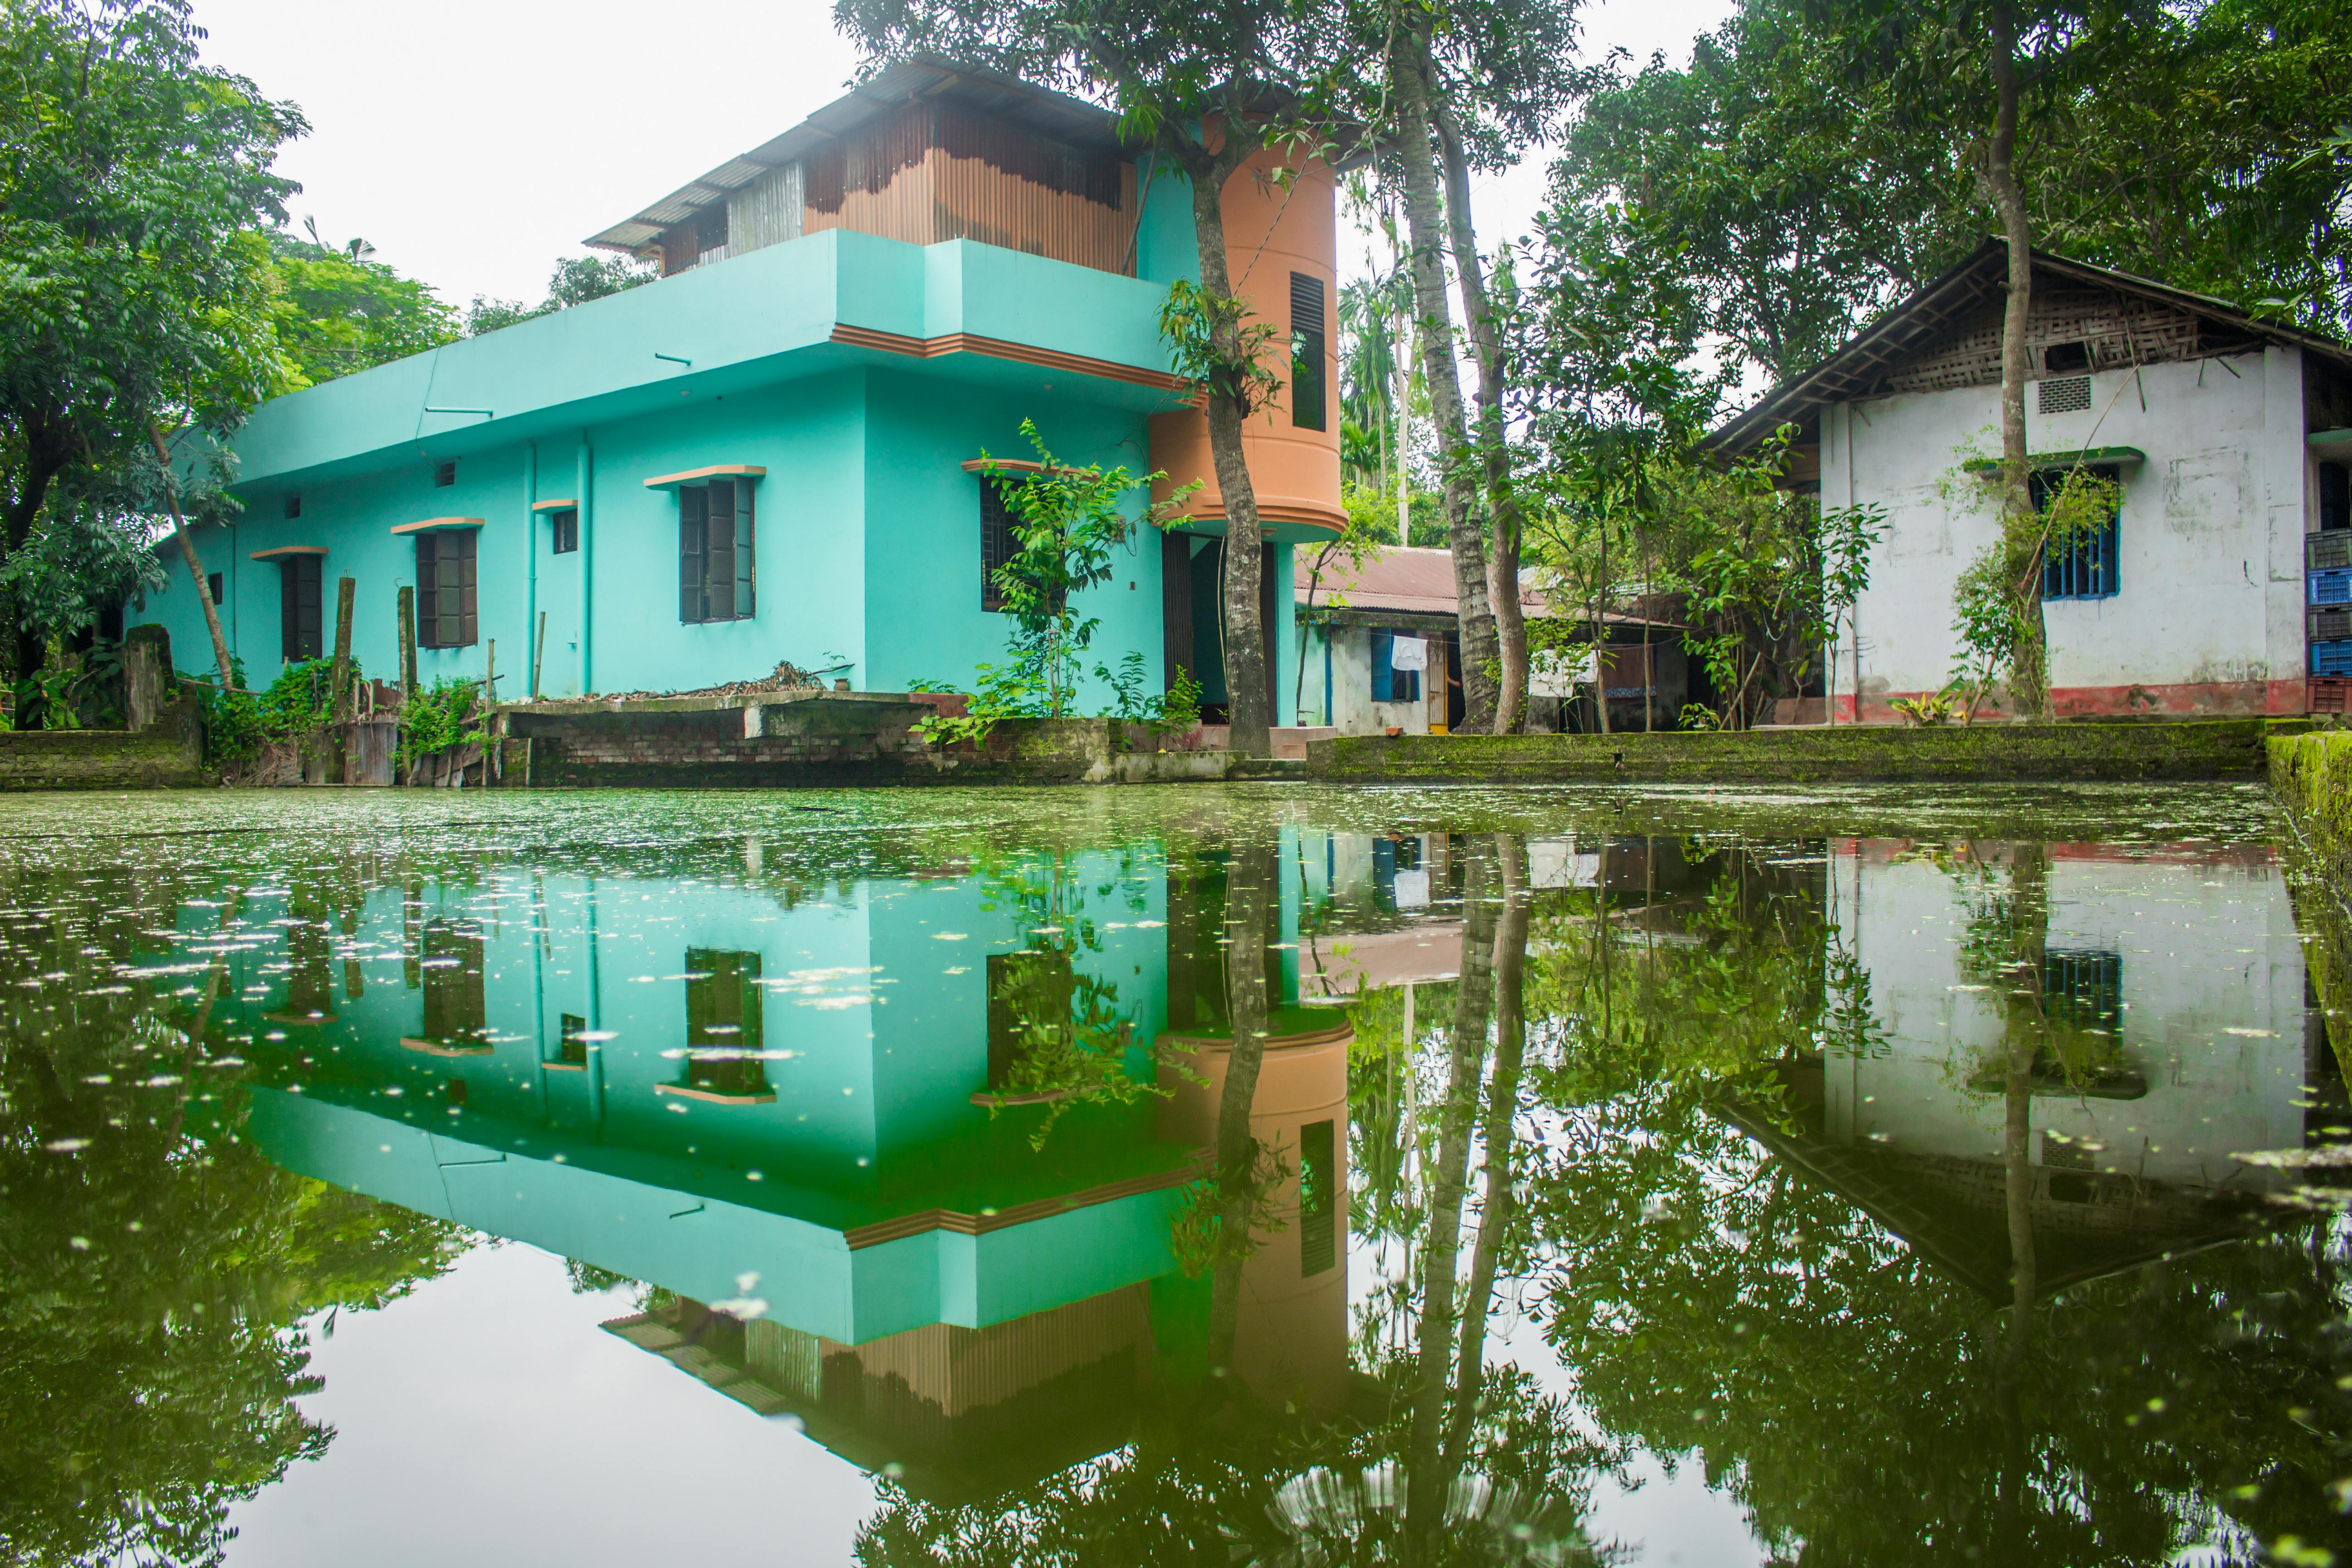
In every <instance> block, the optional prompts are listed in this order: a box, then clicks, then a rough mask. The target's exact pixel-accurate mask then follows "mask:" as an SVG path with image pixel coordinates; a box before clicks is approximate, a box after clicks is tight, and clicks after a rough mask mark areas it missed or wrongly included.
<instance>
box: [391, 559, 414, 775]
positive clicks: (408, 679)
mask: <svg viewBox="0 0 2352 1568" xmlns="http://www.w3.org/2000/svg"><path fill="white" fill-rule="evenodd" d="M399 598H400V706H401V709H402V712H403V715H404V716H405V713H406V710H407V708H408V704H409V703H411V702H412V701H414V700H415V698H416V590H415V589H414V588H403V589H402V590H401V591H400V595H399ZM401 729H402V730H403V731H405V730H406V729H407V726H406V725H405V724H404V725H402V726H401ZM409 772H410V773H411V775H412V778H411V781H410V782H412V783H413V782H415V780H414V777H413V775H414V774H415V763H410V765H409ZM394 776H395V778H396V777H397V776H398V775H397V773H395V774H394Z"/></svg>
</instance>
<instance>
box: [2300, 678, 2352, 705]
mask: <svg viewBox="0 0 2352 1568" xmlns="http://www.w3.org/2000/svg"><path fill="white" fill-rule="evenodd" d="M2309 684H2310V688H2311V689H2310V694H2309V696H2310V700H2308V701H2306V702H2305V704H2304V706H2305V709H2307V710H2310V711H2311V712H2314V713H2352V680H2326V679H2314V680H2312V681H2311V682H2310V683H2309Z"/></svg>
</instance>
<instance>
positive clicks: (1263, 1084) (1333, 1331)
mask: <svg viewBox="0 0 2352 1568" xmlns="http://www.w3.org/2000/svg"><path fill="white" fill-rule="evenodd" d="M1354 1038H1355V1031H1354V1029H1353V1028H1351V1027H1350V1026H1348V1025H1347V1024H1346V1023H1344V1022H1343V1023H1341V1024H1339V1026H1337V1027H1334V1028H1328V1029H1321V1030H1318V1031H1316V1032H1315V1033H1313V1034H1304V1035H1282V1036H1276V1037H1274V1038H1273V1039H1270V1040H1268V1041H1266V1042H1265V1061H1264V1064H1263V1065H1262V1066H1261V1067H1260V1068H1259V1069H1258V1079H1257V1093H1256V1094H1255V1096H1254V1097H1253V1098H1252V1100H1251V1101H1250V1135H1251V1136H1252V1137H1254V1138H1255V1139H1256V1140H1257V1141H1258V1142H1259V1143H1260V1144H1261V1145H1264V1146H1265V1147H1268V1148H1272V1149H1275V1150H1276V1151H1278V1152H1280V1154H1281V1157H1282V1163H1283V1164H1284V1166H1285V1167H1286V1169H1287V1171H1288V1172H1289V1174H1288V1175H1287V1176H1286V1178H1285V1179H1284V1181H1283V1182H1282V1184H1280V1185H1279V1186H1277V1187H1276V1188H1275V1190H1274V1194H1273V1206H1274V1212H1275V1216H1276V1218H1277V1219H1278V1220H1280V1221H1281V1223H1282V1226H1283V1228H1282V1229H1281V1230H1279V1231H1276V1232H1275V1233H1273V1234H1272V1235H1260V1236H1253V1237H1251V1240H1252V1241H1254V1242H1255V1243H1256V1244H1257V1250H1256V1251H1255V1252H1254V1253H1252V1254H1251V1255H1250V1258H1249V1261H1248V1262H1247V1263H1245V1264H1244V1265H1243V1266H1242V1294H1241V1320H1240V1322H1239V1324H1238V1325H1237V1328H1236V1331H1235V1335H1234V1363H1235V1365H1234V1372H1235V1373H1238V1374H1239V1375H1240V1377H1241V1379H1242V1381H1243V1383H1244V1384H1246V1385H1247V1386H1248V1387H1249V1388H1250V1390H1251V1391H1252V1392H1253V1393H1255V1394H1259V1395H1261V1396H1263V1397H1267V1398H1298V1399H1300V1400H1301V1401H1302V1402H1303V1403H1305V1404H1307V1405H1311V1406H1314V1407H1317V1408H1319V1409H1323V1410H1334V1409H1337V1408H1338V1407H1339V1404H1340V1402H1341V1401H1342V1400H1343V1399H1344V1398H1345V1397H1346V1395H1347V1391H1348V1046H1349V1042H1350V1041H1352V1040H1353V1039H1354ZM1160 1045H1161V1047H1163V1048H1165V1049H1166V1050H1168V1051H1169V1052H1171V1053H1172V1060H1173V1065H1175V1066H1177V1067H1180V1068H1183V1069H1184V1070H1186V1071H1189V1072H1192V1073H1193V1074H1196V1075H1197V1076H1198V1077H1199V1078H1200V1079H1202V1080H1203V1081H1202V1082H1199V1083H1194V1082H1191V1081H1189V1080H1187V1079H1183V1078H1181V1077H1177V1076H1176V1075H1175V1074H1173V1073H1171V1074H1169V1075H1168V1076H1167V1077H1165V1078H1163V1079H1162V1080H1161V1081H1162V1082H1172V1085H1173V1089H1174V1093H1173V1094H1172V1095H1171V1097H1170V1098H1169V1099H1168V1100H1163V1101H1161V1102H1160V1136H1161V1137H1163V1138H1167V1139H1171V1140H1174V1141H1177V1142H1190V1143H1193V1144H1196V1145H1199V1146H1201V1147H1203V1148H1206V1147H1210V1146H1212V1145H1213V1144H1214V1143H1215V1142H1216V1137H1217V1107H1218V1105H1219V1103H1220V1101H1221V1100H1223V1096H1224V1092H1225V1068H1226V1066H1227V1064H1228V1063H1229V1062H1230V1061H1231V1059H1232V1056H1233V1043H1232V1042H1231V1041H1230V1040H1221V1039H1214V1038H1202V1037H1184V1036H1181V1035H1162V1036H1161V1037H1160Z"/></svg>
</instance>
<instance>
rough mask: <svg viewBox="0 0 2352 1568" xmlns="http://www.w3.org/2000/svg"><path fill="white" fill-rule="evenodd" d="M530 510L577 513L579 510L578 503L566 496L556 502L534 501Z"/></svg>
mask: <svg viewBox="0 0 2352 1568" xmlns="http://www.w3.org/2000/svg"><path fill="white" fill-rule="evenodd" d="M530 510H533V511H566V510H570V511H577V510H580V503H579V502H578V501H576V500H572V499H571V498H570V497H568V496H566V497H564V498H562V499H561V500H535V501H533V502H531V503H530Z"/></svg>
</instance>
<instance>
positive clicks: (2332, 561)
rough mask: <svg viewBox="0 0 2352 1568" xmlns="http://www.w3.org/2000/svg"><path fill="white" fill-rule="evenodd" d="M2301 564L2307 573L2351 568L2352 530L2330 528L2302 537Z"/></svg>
mask: <svg viewBox="0 0 2352 1568" xmlns="http://www.w3.org/2000/svg"><path fill="white" fill-rule="evenodd" d="M2303 564H2304V569H2305V571H2308V572H2326V571H2340V570H2341V569H2342V568H2344V567H2347V566H2352V528H2331V529H2329V530H2328V531H2326V532H2325V533H2306V534H2305V535H2304V536H2303Z"/></svg>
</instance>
